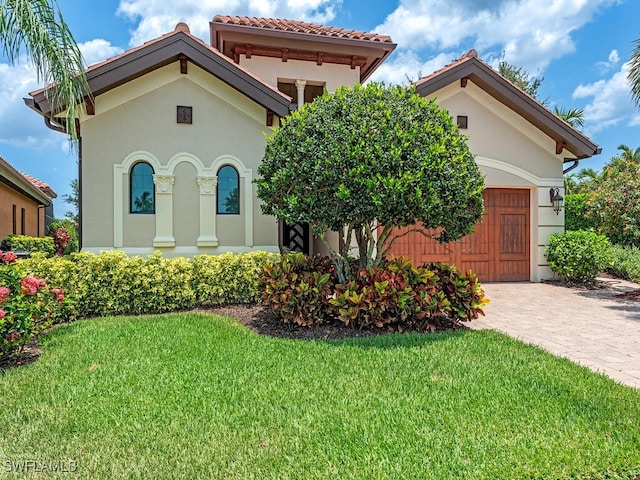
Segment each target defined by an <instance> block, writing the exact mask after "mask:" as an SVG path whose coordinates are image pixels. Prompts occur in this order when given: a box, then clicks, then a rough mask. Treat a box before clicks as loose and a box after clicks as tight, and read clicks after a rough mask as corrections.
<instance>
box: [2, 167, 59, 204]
mask: <svg viewBox="0 0 640 480" xmlns="http://www.w3.org/2000/svg"><path fill="white" fill-rule="evenodd" d="M0 183H4V184H5V185H7V186H8V187H9V188H11V189H12V190H15V191H16V192H18V193H20V194H21V195H24V196H26V197H28V198H30V199H31V200H33V201H34V202H36V203H38V204H39V205H45V206H48V205H51V201H52V199H54V198H56V197H57V195H56V192H54V191H53V190H52V189H51V187H50V186H49V185H48V184H46V183H45V182H42V181H40V180H38V179H37V178H34V177H32V176H30V175H27V174H25V173H21V172H19V171H18V170H16V169H15V168H14V167H13V166H12V165H11V164H10V163H9V162H7V161H6V160H5V159H4V158H2V157H0Z"/></svg>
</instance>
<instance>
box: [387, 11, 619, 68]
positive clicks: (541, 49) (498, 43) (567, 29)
mask: <svg viewBox="0 0 640 480" xmlns="http://www.w3.org/2000/svg"><path fill="white" fill-rule="evenodd" d="M618 1H619V0H511V1H508V0H502V1H496V2H489V1H476V0H449V1H442V0H400V5H399V6H398V8H397V9H396V10H395V11H394V12H393V13H391V14H390V15H389V16H388V17H387V18H386V20H385V22H384V23H383V24H382V25H379V26H378V27H377V28H376V31H378V32H381V33H386V34H389V35H391V37H392V38H393V39H394V41H396V42H397V43H398V44H399V47H400V48H406V49H413V50H419V49H421V48H425V47H427V48H431V49H435V50H438V51H440V50H443V49H454V48H455V47H458V48H460V47H461V46H463V45H464V46H465V48H468V47H469V46H474V47H475V48H476V49H477V50H479V51H480V52H481V54H486V51H487V50H496V49H499V50H500V55H501V53H502V51H504V53H505V57H506V59H507V61H509V62H511V63H513V64H516V65H518V66H521V67H523V68H524V69H525V70H526V71H529V72H535V71H538V70H543V69H544V68H545V67H546V66H547V65H548V64H549V63H550V62H551V61H552V60H554V59H557V58H560V57H562V56H564V55H566V54H568V53H571V52H573V51H574V50H575V45H574V43H573V39H572V37H571V34H572V32H574V31H575V30H578V29H580V28H581V27H582V26H584V25H585V24H586V23H587V22H589V21H590V20H591V19H592V18H593V16H594V15H595V14H596V13H597V12H598V10H599V9H601V8H603V7H605V6H608V5H612V4H614V3H617V2H618ZM500 55H499V56H500Z"/></svg>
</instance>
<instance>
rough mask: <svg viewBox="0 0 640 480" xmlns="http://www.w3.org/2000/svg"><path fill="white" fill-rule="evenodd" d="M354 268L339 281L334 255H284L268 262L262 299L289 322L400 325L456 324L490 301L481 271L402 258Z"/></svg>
mask: <svg viewBox="0 0 640 480" xmlns="http://www.w3.org/2000/svg"><path fill="white" fill-rule="evenodd" d="M352 271H353V272H354V273H353V274H352V275H351V276H350V277H349V278H348V279H347V280H346V281H345V282H338V281H337V275H335V269H334V268H333V266H332V265H331V259H330V258H329V257H323V258H318V257H314V258H311V259H310V258H307V257H305V256H303V255H302V254H290V255H285V256H283V257H282V259H281V261H280V262H279V263H277V264H274V265H271V266H268V267H265V268H264V270H263V274H262V277H261V285H262V287H263V294H262V300H263V302H264V303H265V304H266V305H267V306H268V307H269V309H270V310H272V311H273V312H274V313H275V314H276V315H277V316H278V317H279V318H280V319H281V320H282V321H283V322H285V323H289V322H291V323H297V324H298V325H302V326H312V325H318V324H320V323H322V322H325V321H332V320H334V319H335V320H338V321H340V322H342V323H344V324H346V325H348V326H352V327H354V328H372V327H373V328H381V329H386V330H397V331H404V330H419V331H426V330H428V331H433V330H436V329H437V328H441V327H449V326H455V325H457V324H458V322H459V321H460V320H471V319H475V318H477V317H478V315H479V314H483V311H482V308H483V307H484V306H485V305H486V304H487V303H488V300H486V299H485V298H484V291H483V290H482V287H481V285H480V283H479V282H478V279H477V277H476V276H475V275H474V274H473V273H472V272H467V273H466V274H462V273H461V272H460V271H459V270H458V269H457V268H456V267H455V266H452V265H446V264H435V265H432V266H414V265H412V262H411V260H409V259H404V258H397V259H393V260H385V261H384V262H382V264H381V265H380V266H377V267H372V268H368V269H366V268H360V269H357V268H355V267H353V269H352Z"/></svg>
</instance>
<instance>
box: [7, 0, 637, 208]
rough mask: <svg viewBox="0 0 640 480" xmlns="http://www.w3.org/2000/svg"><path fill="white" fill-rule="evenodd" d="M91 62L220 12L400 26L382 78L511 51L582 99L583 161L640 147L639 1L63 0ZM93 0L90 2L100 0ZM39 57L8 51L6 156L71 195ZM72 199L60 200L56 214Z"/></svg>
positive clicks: (517, 60)
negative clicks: (42, 92) (41, 91)
mask: <svg viewBox="0 0 640 480" xmlns="http://www.w3.org/2000/svg"><path fill="white" fill-rule="evenodd" d="M58 4H59V6H60V9H61V10H62V14H63V16H64V18H65V20H66V21H67V23H68V24H69V26H70V28H71V31H72V32H73V34H74V35H75V37H76V40H77V42H78V43H79V44H80V46H81V49H82V51H83V54H84V56H85V59H86V61H87V63H88V64H92V63H95V62H98V61H101V60H104V59H105V58H107V57H110V56H113V55H115V54H118V53H120V52H122V51H123V50H126V49H127V48H130V47H133V46H137V45H139V44H140V43H142V42H144V41H146V40H149V39H151V38H154V37H157V36H158V35H161V34H163V33H166V32H168V31H171V30H173V27H174V26H175V24H176V23H177V22H179V21H186V22H187V23H188V24H189V26H190V28H191V32H192V33H193V34H195V35H198V36H200V37H201V38H202V39H204V40H206V41H208V40H209V36H208V22H209V20H211V18H212V17H213V16H214V15H215V14H218V13H222V14H228V15H250V16H260V17H263V16H268V17H279V18H290V19H296V20H307V21H313V22H317V23H323V24H325V25H332V26H337V27H343V28H351V29H357V30H367V31H376V32H379V33H384V34H388V35H391V37H392V38H393V40H394V41H395V42H396V43H397V44H398V47H397V49H396V51H395V52H394V53H393V55H392V56H391V57H390V58H389V59H388V60H387V62H386V63H385V64H384V65H383V66H382V67H381V68H380V69H379V70H378V72H377V73H376V74H375V75H374V77H373V79H374V80H384V81H387V82H395V83H406V80H407V78H412V79H417V78H418V76H419V75H420V74H422V75H426V74H429V73H431V72H432V71H434V70H436V69H438V68H440V67H442V66H443V65H445V64H446V63H449V62H450V61H451V60H453V59H455V58H458V57H459V56H460V55H462V54H463V53H465V52H466V51H468V50H469V49H470V48H475V49H476V50H477V51H478V52H479V55H480V57H481V58H482V59H483V60H485V61H486V62H488V63H490V64H492V65H496V64H497V61H498V60H499V59H500V58H501V57H502V55H503V53H504V55H505V58H506V60H507V61H509V62H510V63H512V64H514V65H518V66H521V67H523V68H524V69H525V70H526V71H528V72H529V73H531V74H535V75H539V76H542V77H544V81H543V83H542V86H541V87H540V90H539V95H540V98H542V99H545V100H546V101H547V103H548V105H549V106H550V107H553V106H554V105H558V106H561V107H570V108H582V109H584V110H585V120H586V123H585V127H584V129H583V131H584V132H585V133H586V134H587V135H589V136H590V137H591V138H592V139H593V140H594V141H595V142H596V143H598V144H599V145H600V146H601V147H602V149H603V152H602V155H600V156H599V157H594V158H593V159H591V160H586V161H583V162H582V163H581V167H592V168H595V169H600V168H601V167H602V165H603V164H604V163H605V162H606V161H608V160H609V159H610V158H611V157H612V156H613V155H615V154H616V153H617V146H618V145H620V144H626V145H628V146H630V147H632V148H634V149H635V148H636V147H638V146H640V109H638V108H637V107H635V106H634V105H633V103H632V102H631V100H630V95H629V87H628V85H627V84H626V78H625V77H626V69H627V66H626V65H625V63H626V62H627V61H628V60H629V58H630V55H631V51H632V49H633V41H634V39H636V38H639V37H640V22H639V20H640V1H638V0H395V1H383V0H181V1H179V2H177V1H170V0H94V1H92V2H87V1H86V0H58ZM89 5H90V6H89ZM41 86H42V85H41V84H39V83H38V82H37V81H36V79H35V78H34V75H33V72H32V69H31V68H30V66H29V65H28V62H26V61H23V62H20V63H19V64H17V65H15V66H9V65H8V64H7V62H6V60H4V59H3V58H2V57H1V56H0V156H2V157H4V158H5V159H6V160H8V161H9V162H10V163H11V164H13V165H14V166H15V167H16V168H18V169H19V170H21V171H24V172H26V173H29V174H30V175H33V176H35V177H37V178H39V179H41V180H43V181H45V182H48V183H49V184H50V185H51V186H52V188H53V189H54V190H55V191H56V192H58V194H59V197H61V196H62V195H63V194H65V193H69V188H68V184H69V181H70V180H71V179H72V178H74V176H75V175H76V169H77V167H76V160H75V158H76V157H75V153H74V152H70V151H69V143H68V141H67V140H66V138H65V137H64V136H63V135H61V134H56V133H54V132H52V131H50V130H48V129H47V128H46V127H45V125H44V123H43V121H42V119H41V118H40V117H39V116H38V115H36V114H35V113H34V112H32V111H31V110H29V109H28V108H27V107H26V106H24V104H23V102H22V98H23V97H25V96H27V93H28V92H29V91H31V90H34V89H36V88H39V87H41ZM65 210H67V206H66V205H65V204H64V203H63V202H62V201H61V200H60V199H58V200H57V201H56V215H57V216H59V217H62V216H63V214H64V212H65Z"/></svg>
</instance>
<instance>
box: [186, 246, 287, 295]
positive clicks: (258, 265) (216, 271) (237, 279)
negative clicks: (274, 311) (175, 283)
mask: <svg viewBox="0 0 640 480" xmlns="http://www.w3.org/2000/svg"><path fill="white" fill-rule="evenodd" d="M278 257H279V255H278V254H276V253H269V252H249V253H244V254H242V255H234V254H233V253H224V254H222V255H197V256H196V257H194V259H193V267H192V268H193V273H192V288H193V290H194V292H195V294H196V303H197V304H198V305H212V304H223V303H224V304H233V303H256V302H257V301H259V299H260V294H261V288H260V274H261V272H262V268H263V266H266V265H270V264H272V263H273V262H275V261H276V260H277V258H278Z"/></svg>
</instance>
